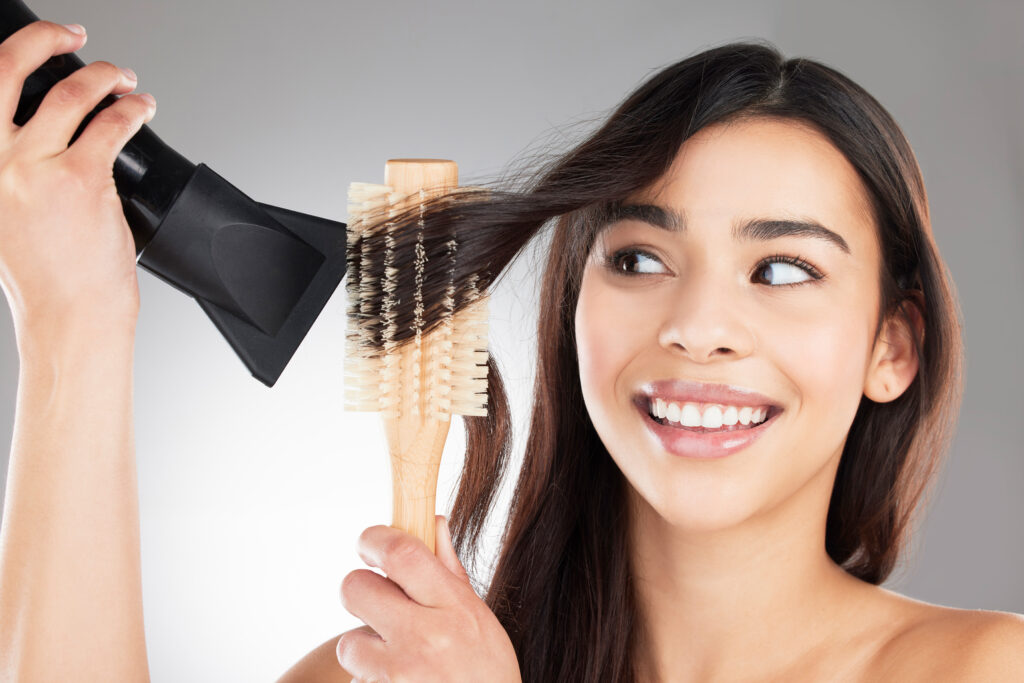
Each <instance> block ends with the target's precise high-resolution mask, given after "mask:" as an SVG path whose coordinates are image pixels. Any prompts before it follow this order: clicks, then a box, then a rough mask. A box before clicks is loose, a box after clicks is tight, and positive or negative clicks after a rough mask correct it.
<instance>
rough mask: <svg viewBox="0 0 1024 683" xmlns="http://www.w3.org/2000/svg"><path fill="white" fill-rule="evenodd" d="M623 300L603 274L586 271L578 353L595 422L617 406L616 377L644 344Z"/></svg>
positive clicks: (578, 315) (585, 396) (579, 312)
mask: <svg viewBox="0 0 1024 683" xmlns="http://www.w3.org/2000/svg"><path fill="white" fill-rule="evenodd" d="M623 303H624V302H623V301H622V295H621V293H616V292H615V291H614V290H613V289H611V288H609V287H603V286H602V284H601V282H600V277H599V276H592V275H591V274H589V273H585V274H584V277H583V282H582V286H581V288H580V296H579V301H578V303H577V305H576V317H575V333H576V354H577V357H578V359H579V369H580V386H581V388H582V390H583V400H584V402H585V403H586V405H587V410H588V412H589V413H590V415H591V419H592V420H593V421H594V422H595V424H597V423H598V422H599V421H601V420H602V416H603V415H604V414H605V413H606V411H608V410H609V409H611V407H612V406H613V405H614V402H615V389H616V379H617V378H618V377H619V376H620V375H621V374H622V371H623V370H624V369H625V368H626V366H627V365H628V364H629V362H630V360H631V359H632V358H633V357H635V356H636V354H637V353H638V352H639V350H640V347H641V346H642V343H643V342H642V331H641V330H640V329H639V328H638V327H637V326H635V325H630V324H629V320H628V319H629V314H628V312H627V311H626V310H624V307H623ZM627 308H628V307H627Z"/></svg>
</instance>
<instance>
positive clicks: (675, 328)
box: [0, 22, 1024, 681]
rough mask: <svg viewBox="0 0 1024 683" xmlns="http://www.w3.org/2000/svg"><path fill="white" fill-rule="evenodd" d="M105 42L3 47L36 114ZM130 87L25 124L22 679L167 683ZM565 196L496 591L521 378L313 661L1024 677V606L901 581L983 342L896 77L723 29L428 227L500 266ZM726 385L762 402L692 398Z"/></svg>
mask: <svg viewBox="0 0 1024 683" xmlns="http://www.w3.org/2000/svg"><path fill="white" fill-rule="evenodd" d="M83 41H84V38H83V36H82V35H81V33H76V32H74V31H72V30H69V29H67V28H64V27H60V26H57V25H55V24H52V23H49V22H37V23H35V24H32V25H30V26H28V27H25V28H24V29H22V30H21V31H19V32H17V33H16V34H14V35H13V36H11V37H10V38H8V39H7V40H6V41H4V43H3V44H2V45H0V65H2V66H3V67H4V68H3V69H2V70H0V72H2V73H3V74H4V76H3V79H2V81H0V107H3V108H4V115H5V116H7V117H8V120H11V119H12V118H13V113H14V110H15V107H16V104H17V100H18V94H19V93H20V90H21V85H22V83H23V82H24V78H25V77H26V76H27V75H28V74H29V73H31V72H32V71H33V70H34V69H35V68H37V67H38V66H39V65H40V64H41V63H42V62H43V61H45V60H46V59H47V58H48V57H49V56H51V55H53V54H60V53H64V52H68V51H71V50H74V49H78V48H79V47H81V45H82V43H83ZM133 88H134V81H133V80H131V79H130V78H129V77H127V76H124V75H122V74H121V73H120V72H119V70H118V69H117V68H116V67H114V66H113V65H111V64H109V63H105V62H96V63H94V64H91V65H89V66H87V67H85V68H83V69H81V70H79V71H77V72H76V73H75V74H73V75H72V76H69V77H68V78H67V79H65V81H64V82H62V84H60V85H58V86H56V87H55V88H54V89H53V91H52V92H51V93H50V94H49V95H47V98H46V99H45V100H44V102H43V104H42V105H41V106H40V108H39V111H38V112H37V113H36V114H35V115H34V116H33V118H32V119H31V120H30V121H29V122H28V123H26V124H25V125H24V126H23V127H21V128H18V127H15V126H13V125H9V126H8V127H7V129H6V130H5V131H4V132H3V133H2V136H3V141H2V142H0V265H2V268H0V276H2V280H0V281H2V283H3V286H4V291H5V293H6V295H7V297H8V300H9V301H10V303H11V307H12V310H13V313H14V321H15V329H16V333H17V339H18V348H19V353H20V355H21V360H22V364H21V369H20V376H19V386H18V411H17V416H16V422H15V436H14V447H13V449H12V456H11V466H10V469H11V471H10V484H9V487H8V498H7V510H6V511H5V516H4V527H3V530H2V533H3V537H2V555H0V666H2V671H3V673H4V674H6V675H7V676H8V677H11V678H13V679H15V680H92V679H102V680H145V679H147V678H148V664H147V660H146V649H145V640H144V634H143V628H142V607H141V585H140V583H141V581H140V572H139V549H138V509H137V494H136V489H135V468H134V452H133V446H132V438H131V377H132V375H131V360H132V358H131V356H132V348H133V341H134V329H135V321H136V318H137V313H138V306H139V302H138V289H137V282H136V279H135V266H134V258H133V257H134V252H133V245H132V241H131V237H130V232H129V231H128V228H127V225H126V224H125V222H124V217H123V215H122V214H121V210H120V204H119V201H118V198H117V195H116V192H115V188H114V186H113V180H112V175H111V167H112V164H113V160H114V158H115V157H116V154H117V152H118V151H119V150H120V149H121V147H123V145H124V144H125V142H127V140H128V139H130V138H131V137H132V135H134V134H135V132H137V131H138V129H139V127H141V125H142V124H143V123H144V122H146V121H148V120H150V119H151V118H152V116H153V105H152V103H149V102H147V101H146V100H145V99H144V98H143V97H141V96H138V95H126V96H125V97H122V98H121V99H120V100H119V101H118V102H117V103H116V104H114V105H112V106H111V107H109V108H107V109H106V110H105V111H104V112H103V113H101V114H100V115H98V116H97V117H96V118H95V119H94V120H93V121H91V122H90V124H89V126H87V128H86V129H85V131H84V132H83V134H82V135H81V137H80V138H79V139H78V140H76V142H75V143H74V144H73V145H70V146H68V145H67V143H68V141H69V140H70V137H71V136H72V134H73V133H74V131H75V130H76V128H77V126H78V125H79V124H80V122H81V119H82V118H83V117H84V116H85V114H86V113H87V112H88V111H90V110H91V109H92V107H93V106H95V104H96V103H97V102H99V101H100V100H101V99H102V98H103V97H104V96H105V95H107V94H109V93H115V94H125V93H129V92H130V91H131V90H132V89H133ZM54 197H59V198H61V201H59V202H55V201H52V200H53V198H54ZM439 206H440V204H439ZM556 217H557V218H558V222H557V225H556V228H555V230H556V232H555V236H554V240H553V248H552V253H551V257H550V262H549V266H548V270H547V272H546V274H545V280H544V282H545V284H544V298H543V309H542V312H541V325H540V347H539V348H540V364H539V374H538V383H537V401H536V405H535V409H534V418H533V425H532V428H531V433H530V439H529V443H528V445H527V450H526V460H525V463H524V468H523V472H522V474H521V475H520V481H519V485H518V487H517V489H516V496H515V500H514V504H513V508H512V512H511V517H510V520H509V526H508V528H507V531H506V536H505V538H504V540H503V544H502V550H501V555H500V557H499V562H498V565H497V568H496V571H495V573H494V577H493V579H492V581H491V585H490V588H489V590H488V593H487V596H486V602H484V601H482V600H481V599H480V598H479V597H477V594H476V592H475V591H474V590H473V585H472V582H471V581H470V579H469V575H468V573H466V572H465V571H464V569H463V567H462V564H461V562H460V561H459V554H460V553H461V554H463V555H466V554H468V552H467V551H468V550H469V549H471V548H472V547H473V546H474V545H475V543H476V539H477V538H478V535H479V532H480V530H481V527H482V524H483V522H484V519H485V518H486V513H487V511H488V509H489V506H490V504H491V501H492V500H493V494H494V492H495V490H496V486H497V480H498V478H499V475H500V474H501V472H503V468H504V465H505V462H506V458H507V453H508V448H507V446H508V444H507V434H508V430H507V421H508V415H507V408H506V407H505V404H504V402H503V400H502V396H501V385H500V382H499V381H497V376H496V375H495V376H494V379H493V380H492V381H491V386H490V391H491V392H492V399H493V400H492V407H493V409H492V413H491V415H490V416H489V417H488V418H486V419H480V420H474V419H467V420H466V424H467V429H468V430H469V437H470V438H469V444H470V446H469V449H468V453H467V466H466V467H467V470H466V473H467V475H472V476H466V477H464V478H463V482H462V488H461V489H460V494H459V497H458V500H457V501H456V505H455V509H454V510H453V512H452V521H453V532H454V533H453V535H449V534H448V532H447V525H445V524H440V522H441V521H443V520H440V519H439V540H440V541H441V542H440V543H439V544H438V548H439V553H438V557H436V558H435V557H434V556H433V555H431V554H430V553H429V551H427V549H426V546H425V545H423V544H422V543H420V542H418V541H415V539H413V538H412V537H411V536H408V535H406V534H404V533H403V532H400V531H397V530H394V529H390V528H389V527H384V526H376V527H371V528H370V529H368V530H367V531H366V532H365V533H364V534H363V536H361V538H360V551H361V553H362V555H363V557H364V558H365V559H366V560H367V561H368V562H369V563H370V564H374V565H376V566H378V567H381V568H382V569H384V570H385V572H386V573H387V575H388V578H384V577H381V576H379V575H377V574H375V573H373V572H369V571H366V570H357V571H356V572H353V573H352V574H350V575H349V576H348V577H346V578H345V581H344V582H343V585H342V600H343V602H344V604H345V606H346V607H347V608H348V609H349V610H350V611H352V612H353V613H354V614H356V615H357V616H360V617H361V618H362V619H363V620H364V621H366V622H367V624H368V625H369V626H371V627H373V629H375V631H376V633H374V632H372V631H370V632H368V631H367V630H365V629H357V630H355V631H351V632H349V633H348V634H345V635H344V636H343V637H342V638H340V639H337V638H335V639H331V640H330V641H328V642H327V643H325V644H324V645H323V646H321V647H320V648H318V649H316V650H314V651H313V653H311V654H310V656H309V657H307V658H306V659H305V660H303V661H302V662H300V663H299V664H298V665H296V667H295V668H294V669H293V670H291V671H290V672H289V673H287V674H285V676H284V677H283V678H282V680H285V681H298V680H306V681H309V680H316V681H334V680H349V679H351V678H352V677H353V676H354V677H356V678H359V679H361V680H394V679H398V678H401V679H403V680H495V681H498V680H506V679H507V680H518V679H519V678H520V677H521V678H522V679H523V680H531V681H532V680H545V681H546V680H629V679H636V680H662V679H672V680H685V679H691V678H692V679H697V678H711V677H715V678H725V677H729V678H740V677H746V678H752V679H757V680H761V679H765V678H770V677H780V678H785V679H786V680H801V679H805V680H821V679H829V680H832V679H836V678H842V677H845V678H849V679H852V680H879V679H886V678H891V679H894V680H905V679H911V680H912V679H914V678H915V677H917V678H925V677H928V678H929V680H933V679H934V678H935V677H936V675H937V674H941V675H945V674H952V675H956V676H962V677H968V678H976V679H981V680H988V679H1000V678H1007V677H1010V676H1012V675H1014V674H1016V675H1018V676H1020V675H1024V668H1022V667H1021V666H1020V664H1019V663H1014V662H1013V661H1012V660H1011V656H1010V654H1011V653H1015V652H1019V651H1021V650H1022V649H1024V648H1022V645H1021V643H1022V642H1024V635H1022V631H1024V626H1022V624H1021V620H1020V619H1019V617H1017V616H1016V615H1010V614H1003V613H984V612H972V611H964V610H950V609H947V608H942V607H939V606H933V605H926V604H923V603H918V602H916V601H912V600H908V599H906V598H902V597H900V596H897V595H895V594H892V593H889V592H887V591H884V590H882V589H880V588H878V587H877V584H878V583H880V582H881V581H882V580H884V578H885V577H886V575H887V574H888V572H889V571H890V570H891V568H892V566H893V563H894V561H895V559H896V557H897V554H898V550H899V547H900V542H901V540H902V539H903V537H904V531H905V529H906V528H907V523H908V520H909V514H910V511H911V510H912V509H913V508H914V504H915V503H916V502H917V500H918V498H919V497H920V494H921V492H922V490H923V487H924V484H925V483H926V480H927V475H928V473H929V472H931V471H932V470H933V468H934V460H933V459H934V458H937V457H938V455H939V454H940V453H941V452H942V448H943V447H944V446H945V440H944V438H945V437H944V434H945V433H946V430H947V429H948V425H949V424H950V423H951V421H952V419H953V417H954V416H955V412H956V411H955V408H956V405H957V401H958V397H959V372H958V364H959V362H960V346H959V328H958V322H957V319H956V316H955V304H954V299H953V297H952V294H951V292H950V291H949V289H948V283H947V281H946V275H945V273H944V270H943V268H942V265H941V261H940V260H939V257H938V254H937V253H936V251H935V248H934V243H933V242H932V239H931V235H930V232H929V228H928V222H927V220H928V219H927V210H926V204H925V199H924V190H923V186H922V185H921V181H920V176H919V174H918V172H917V169H916V166H915V164H914V162H913V156H912V154H911V153H910V150H909V148H908V147H907V146H906V143H905V141H904V140H903V138H902V136H901V135H900V134H899V131H898V129H897V128H896V127H895V124H893V123H892V122H891V120H890V119H889V117H888V116H887V115H886V114H885V112H884V111H883V110H882V109H881V108H880V107H878V106H877V104H875V103H874V101H873V100H871V99H870V97H869V96H867V95H866V94H864V93H863V92H862V91H861V90H859V89H858V88H857V87H856V86H854V85H853V84H852V83H849V81H847V80H845V79H843V78H842V77H841V76H839V75H838V74H835V73H834V72H831V71H829V70H827V69H824V68H823V67H821V66H819V65H816V64H814V63H812V62H804V61H794V62H785V63H784V62H781V60H780V59H779V57H778V55H777V54H775V53H774V52H772V51H771V50H769V49H767V48H764V47H760V46H751V45H739V46H726V47H723V48H719V49H716V50H712V51H710V52H708V53H704V54H702V55H698V56H697V57H694V58H691V59H689V60H686V61H684V62H681V63H679V64H677V65H674V66H673V67H669V68H668V69H666V70H665V71H663V72H662V73H660V74H658V75H657V76H655V77H654V78H653V79H651V80H650V81H648V83H646V84H644V85H643V86H642V87H641V88H640V89H639V90H638V91H637V92H636V93H634V94H633V95H632V96H631V97H630V98H629V99H627V100H626V102H625V103H624V104H623V105H622V106H621V107H620V108H619V110H618V111H617V112H616V113H615V114H613V116H612V117H611V119H609V121H608V123H607V124H606V125H605V126H604V127H602V129H601V130H599V131H598V132H597V133H595V134H594V135H593V136H592V137H591V138H590V139H589V140H587V141H586V142H584V143H583V144H582V145H580V146H579V147H578V148H576V149H574V150H573V151H571V152H570V153H569V154H568V155H567V156H566V157H565V158H564V159H562V160H561V161H560V162H559V163H558V164H556V165H555V166H554V167H553V168H552V169H551V170H550V171H548V172H547V173H545V174H544V175H543V176H541V178H540V180H539V181H538V182H537V183H535V184H534V185H533V186H531V187H530V188H529V189H528V190H527V191H525V192H522V193H508V194H499V195H496V196H495V198H494V199H493V200H491V201H488V202H481V203H479V204H477V205H474V206H460V207H459V210H458V211H450V210H447V211H446V209H445V208H444V207H443V206H441V207H440V208H438V209H436V210H434V211H433V212H432V213H430V215H429V218H430V220H429V225H430V226H431V227H430V230H431V232H432V234H435V235H441V234H442V233H443V232H444V231H445V230H446V229H447V228H448V227H451V226H452V225H453V224H455V225H456V227H457V228H458V229H459V230H460V234H461V235H462V237H463V238H464V242H463V245H462V248H463V250H464V253H466V254H474V256H472V257H471V258H468V259H465V261H464V263H463V265H464V267H466V268H480V265H479V264H487V265H488V267H487V271H488V272H487V273H485V275H486V276H487V277H490V274H491V273H500V271H501V270H502V268H503V267H504V266H505V265H506V264H507V263H508V262H509V261H510V260H511V259H512V258H513V257H514V255H515V254H516V253H518V251H519V249H521V248H522V246H523V245H525V244H526V243H527V242H528V240H529V239H530V238H531V237H532V236H533V235H534V234H536V232H537V231H538V230H539V229H540V228H541V226H542V225H543V224H544V223H545V222H546V221H547V220H548V219H549V218H556ZM29 228H31V229H29ZM112 264H113V265H112ZM467 264H469V265H467ZM487 281H488V282H490V280H487ZM679 381H685V382H691V383H695V384H678V383H673V382H679ZM710 384H730V385H739V386H741V387H743V388H746V389H752V390H755V391H757V392H759V393H760V394H761V396H759V397H751V396H749V395H746V396H738V395H736V394H729V395H725V396H721V395H711V394H700V393H698V394H692V393H688V392H689V391H690V390H691V389H696V390H701V389H702V388H704V389H706V388H707V387H706V386H703V387H702V385H710ZM861 395H863V399H862V398H861ZM704 399H708V400H707V401H705V400H704ZM693 400H697V404H696V405H689V406H688V405H687V402H688V401H689V402H691V403H692V402H693ZM659 401H661V402H662V403H659ZM652 402H653V408H652ZM709 402H710V403H715V405H717V406H719V407H720V408H721V409H722V415H720V416H719V415H717V414H716V413H715V410H716V409H715V408H714V407H712V408H711V409H710V410H709V411H703V408H705V407H706V406H705V405H704V403H709ZM672 403H676V404H677V407H676V408H674V407H673V406H672V405H671V404H672ZM752 404H757V405H752ZM762 406H765V407H769V406H770V410H767V411H766V412H765V414H764V415H763V416H762V415H760V414H759V413H754V412H753V410H751V411H749V413H752V415H751V414H748V411H747V410H746V409H748V408H761V407H762ZM677 408H679V409H680V411H681V412H680V414H679V415H678V416H677V415H676V409H677ZM694 409H697V410H698V412H699V415H700V418H699V419H700V420H701V421H702V422H701V424H706V425H707V426H706V428H707V429H708V430H715V429H718V427H717V426H716V425H717V420H719V419H722V420H727V421H732V419H733V418H734V417H735V418H736V420H737V421H738V422H739V423H740V424H739V425H738V426H739V427H740V428H743V427H749V423H750V420H751V419H752V420H753V421H754V422H757V421H758V419H760V418H761V417H764V418H766V419H765V421H764V424H763V426H760V427H756V428H754V429H750V430H749V431H747V430H743V431H737V432H736V433H737V434H744V433H746V434H747V435H748V436H749V435H752V434H759V436H758V438H757V439H756V441H753V442H751V443H749V444H746V445H745V446H744V447H743V448H740V449H739V450H735V451H734V452H731V453H729V454H728V455H724V452H725V450H728V446H726V447H725V448H721V449H717V450H716V447H715V446H714V444H713V443H712V442H714V441H715V440H716V439H717V440H718V441H724V442H729V441H731V439H732V437H713V436H699V435H693V434H692V433H690V434H689V435H688V436H686V437H684V436H682V435H683V434H684V432H687V427H686V423H687V422H688V420H689V418H690V417H692V414H693V411H694ZM741 409H742V410H741ZM652 410H653V412H654V415H653V416H652V415H651V411H652ZM662 414H664V416H662ZM676 418H678V420H677V419H676ZM666 419H667V420H668V422H667V423H666V422H665V420H666ZM679 421H682V422H683V423H684V424H683V425H679V424H678V422H679ZM743 423H747V424H743ZM733 427H734V428H736V427H737V425H733ZM690 429H691V432H692V431H694V430H693V428H692V427H691V428H690ZM700 429H701V430H703V429H704V428H703V427H702V428H700ZM687 440H689V442H688V441H687ZM708 443H712V445H711V446H708V445H707V444H708ZM708 455H718V456H722V457H716V458H707V457H702V456H708ZM488 475H495V476H488ZM453 537H454V541H453ZM69 567H70V568H72V571H68V568H69ZM98 615H102V618H98ZM378 633H379V634H380V635H377V634H378ZM952 644H956V645H957V650H956V652H955V655H954V656H950V653H951V652H952V650H951V646H952ZM339 663H340V665H341V666H342V667H345V670H343V669H342V668H339ZM1014 667H1016V668H1014Z"/></svg>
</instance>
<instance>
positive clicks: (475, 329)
mask: <svg viewBox="0 0 1024 683" xmlns="http://www.w3.org/2000/svg"><path fill="white" fill-rule="evenodd" d="M457 183H458V170H457V167H456V165H455V162H453V161H447V160H443V159H392V160H390V161H388V162H387V165H386V169H385V184H383V185H377V184H371V183H352V185H351V186H350V188H349V235H348V242H349V249H348V251H349V259H350V262H351V265H350V267H349V279H348V284H347V286H346V291H347V295H348V297H347V299H348V324H349V330H348V333H347V335H346V347H345V408H346V409H348V410H368V411H379V412H380V413H381V414H382V417H383V420H384V429H385V433H386V435H387V443H388V451H389V452H390V456H391V481H392V494H393V498H392V523H391V525H392V526H393V527H396V528H398V529H402V530H403V531H407V532H409V533H411V534H413V535H414V536H416V537H418V538H420V539H421V540H422V541H423V542H424V543H426V544H427V547H428V548H430V550H431V551H432V552H433V551H434V529H435V524H434V497H435V493H436V490H437V471H438V467H439V465H440V463H441V454H442V451H443V450H444V443H445V439H446V438H447V435H448V427H449V425H450V424H451V416H452V415H486V414H487V409H486V403H487V297H486V296H485V294H483V293H481V292H480V291H478V290H477V288H476V286H475V279H474V278H470V280H469V281H468V282H464V283H456V282H455V259H456V258H457V257H458V243H457V241H456V240H455V238H454V236H452V237H451V238H450V239H448V240H447V241H445V242H443V243H440V242H438V240H436V239H434V238H433V236H432V238H431V239H430V240H428V241H427V242H425V241H424V233H425V226H424V225H423V222H422V220H420V221H418V222H410V221H409V220H406V219H404V218H403V219H401V220H399V219H398V217H399V216H406V217H407V216H409V213H408V212H409V211H410V210H412V211H414V212H415V210H416V208H417V207H422V205H423V203H424V202H426V201H428V200H429V199H431V198H432V197H437V196H444V195H449V194H450V193H451V191H452V190H455V189H456V185H457ZM410 226H413V227H414V228H415V241H413V240H412V237H411V234H410V232H409V228H410ZM399 231H401V233H402V234H399ZM437 300H439V301H440V306H434V305H431V304H432V303H433V302H434V301H437ZM457 304H461V305H457ZM400 309H401V310H402V311H403V312H404V311H409V310H410V309H411V313H412V319H411V320H404V319H403V316H401V315H399V310H400ZM428 312H437V318H435V319H428V318H427V315H429V314H430V313H428ZM404 317H406V318H407V317H408V316H404ZM428 328H429V331H427V330H428Z"/></svg>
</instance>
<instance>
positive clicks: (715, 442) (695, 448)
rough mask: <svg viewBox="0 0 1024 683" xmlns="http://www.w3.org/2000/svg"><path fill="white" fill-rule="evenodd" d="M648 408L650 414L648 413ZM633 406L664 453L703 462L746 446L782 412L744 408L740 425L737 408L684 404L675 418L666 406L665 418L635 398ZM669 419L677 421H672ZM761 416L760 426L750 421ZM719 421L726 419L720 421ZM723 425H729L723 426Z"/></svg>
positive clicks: (655, 409) (647, 401)
mask: <svg viewBox="0 0 1024 683" xmlns="http://www.w3.org/2000/svg"><path fill="white" fill-rule="evenodd" d="M652 405H653V408H654V414H652V412H651V410H652ZM634 406H635V407H636V409H637V412H639V413H640V415H641V418H642V419H643V422H644V425H645V426H646V427H647V429H648V430H650V432H651V433H652V434H653V435H654V436H655V437H656V438H657V439H658V441H660V442H661V445H662V447H663V448H664V449H665V450H666V451H668V452H669V453H671V454H673V455H677V456H680V457H684V458H705V459H707V458H722V457H725V456H727V455H731V454H732V453H735V452H737V451H739V450H742V449H744V448H746V447H747V446H750V445H751V444H752V443H754V442H755V441H757V439H759V438H760V437H761V436H762V435H763V434H764V433H765V432H766V431H768V429H770V428H771V426H772V425H773V424H775V420H776V418H777V417H778V416H779V415H780V414H781V413H782V412H783V410H782V409H781V408H779V407H776V406H765V407H764V408H758V409H751V408H750V407H749V406H748V407H746V408H747V410H748V411H749V412H746V413H744V414H743V417H745V418H746V421H747V424H743V420H741V419H739V418H740V410H741V409H740V408H738V407H737V406H697V405H693V404H685V405H684V406H683V407H682V408H678V407H677V408H678V411H679V412H678V414H677V413H676V411H672V413H671V414H668V412H667V411H668V406H667V405H666V406H665V409H664V412H665V413H666V414H667V417H665V416H658V415H657V413H659V412H662V410H660V409H659V408H660V407H659V406H657V405H654V402H653V401H650V400H648V399H647V398H642V397H638V398H637V400H635V401H634ZM687 406H689V407H690V408H691V410H690V411H686V408H687ZM700 408H703V410H699V409H700ZM698 410H699V412H697V411H698ZM694 412H697V416H698V417H699V418H700V422H698V423H695V422H694V419H695V418H694ZM733 413H735V415H734V414H733ZM673 416H676V417H677V419H676V420H672V419H671V417H673ZM761 416H763V417H762V420H763V421H761V422H757V421H756V420H755V419H753V418H756V417H761ZM723 417H727V418H728V419H725V420H723ZM727 422H732V423H733V424H726V423H727ZM695 424H699V425H700V426H695ZM704 425H708V426H704Z"/></svg>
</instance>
